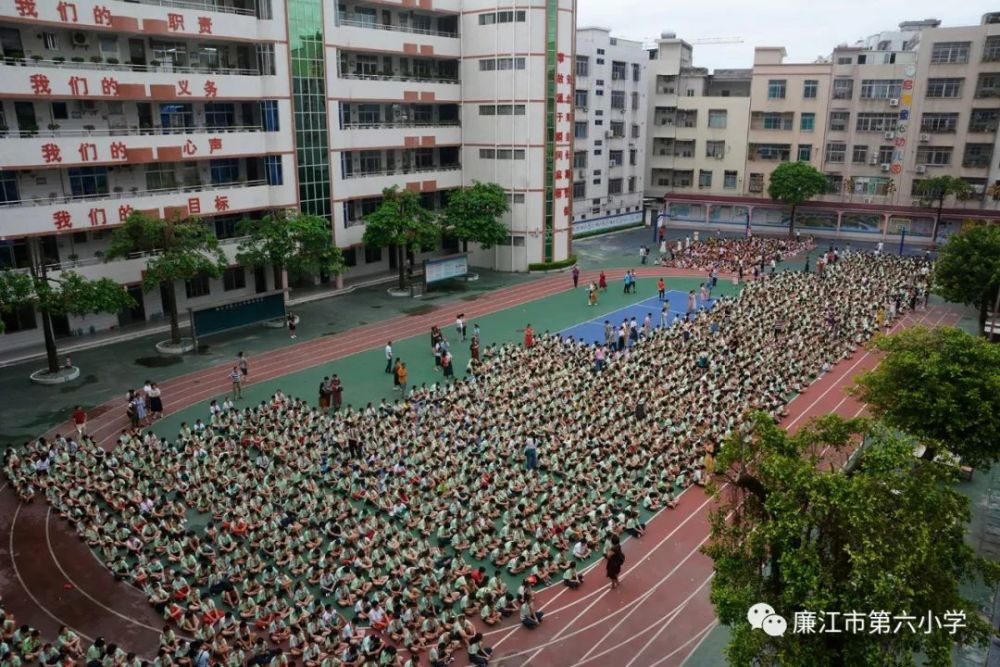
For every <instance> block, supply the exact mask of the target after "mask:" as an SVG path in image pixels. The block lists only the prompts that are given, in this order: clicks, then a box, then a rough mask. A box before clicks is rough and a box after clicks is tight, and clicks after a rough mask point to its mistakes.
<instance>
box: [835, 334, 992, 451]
mask: <svg viewBox="0 0 1000 667" xmlns="http://www.w3.org/2000/svg"><path fill="white" fill-rule="evenodd" d="M872 346H873V347H874V348H876V349H878V350H881V351H883V352H885V353H886V354H885V357H884V358H883V360H882V362H881V363H880V364H879V365H878V366H877V367H876V368H875V369H873V370H870V371H868V372H866V373H864V374H862V375H861V376H860V377H859V378H858V379H857V385H856V386H855V389H854V392H855V393H856V394H857V396H858V398H859V399H860V400H862V401H864V402H865V403H867V404H868V406H869V408H871V410H872V411H873V412H874V414H875V415H876V416H878V417H879V418H880V419H882V420H883V421H884V422H885V423H886V424H888V425H890V426H892V427H894V428H898V429H901V430H903V431H906V432H907V433H909V434H911V435H913V436H915V437H916V438H917V439H919V440H920V441H921V442H922V443H923V444H925V445H926V447H927V450H926V453H925V455H924V456H925V458H927V459H933V457H934V455H935V454H936V453H937V452H938V451H939V450H940V449H941V448H944V449H947V450H948V451H950V452H952V453H954V454H957V455H958V456H961V457H962V461H963V462H965V463H966V464H967V465H970V466H973V467H986V466H989V465H990V464H991V463H994V462H996V461H997V460H998V459H1000V347H998V346H996V345H991V344H990V343H988V342H987V341H986V340H984V339H983V338H978V337H976V336H972V335H970V334H967V333H965V332H964V331H962V330H960V329H955V328H951V327H941V328H937V329H926V328H923V327H913V328H909V329H904V330H903V331H900V332H899V333H896V334H893V335H891V336H880V337H878V338H876V339H875V340H874V341H873V342H872Z"/></svg>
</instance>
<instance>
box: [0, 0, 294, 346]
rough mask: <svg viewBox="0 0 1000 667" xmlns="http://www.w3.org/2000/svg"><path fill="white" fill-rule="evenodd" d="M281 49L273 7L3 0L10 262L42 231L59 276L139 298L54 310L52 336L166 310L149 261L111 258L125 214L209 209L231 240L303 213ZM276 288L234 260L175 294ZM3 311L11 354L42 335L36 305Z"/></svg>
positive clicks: (2, 118) (3, 165)
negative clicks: (107, 283) (65, 313)
mask: <svg viewBox="0 0 1000 667" xmlns="http://www.w3.org/2000/svg"><path fill="white" fill-rule="evenodd" d="M285 42H286V33H285V15H284V3H282V2H272V0H226V2H219V3H206V4H203V5H202V4H197V3H190V2H178V3H175V4H171V3H168V2H159V1H157V2H149V3H143V2H139V3H136V2H121V1H117V0H108V1H104V0H78V1H75V2H54V1H47V2H43V1H42V0H18V1H17V2H5V3H3V4H0V50H2V55H3V59H2V62H0V148H2V150H0V182H2V184H3V187H2V188H0V194H2V199H0V266H3V267H18V268H20V267H25V266H27V265H28V263H29V243H28V240H29V238H30V237H37V238H38V239H39V247H40V250H41V256H42V258H43V259H44V262H45V263H46V264H47V265H49V267H50V270H51V271H53V272H55V273H58V272H59V271H60V270H65V269H68V268H72V269H73V270H75V271H77V272H79V273H81V274H83V275H85V276H87V277H101V276H109V277H112V278H114V279H115V280H117V281H119V282H121V283H122V284H124V285H127V286H128V289H129V292H131V293H132V295H133V296H134V297H135V299H136V301H137V302H138V305H137V306H136V308H134V309H133V310H132V311H129V312H123V313H119V314H117V315H114V314H110V315H108V314H105V315H98V316H89V317H86V318H77V317H56V318H54V320H55V321H54V328H55V332H56V335H58V336H68V335H71V334H79V333H86V332H90V331H96V330H100V329H106V328H108V327H112V326H120V325H126V324H129V323H132V322H135V321H142V320H146V319H156V318H160V317H162V316H163V305H162V300H161V295H160V293H159V291H153V292H150V293H145V294H144V293H143V291H142V289H141V287H140V282H141V280H142V270H143V267H144V266H145V260H143V259H140V258H136V259H128V260H124V261H117V262H113V263H107V264H106V263H104V262H103V261H102V254H103V252H104V250H105V249H106V248H107V243H108V237H109V230H110V228H111V227H113V226H115V225H117V224H120V223H121V221H123V220H124V218H125V217H126V216H127V215H128V214H129V212H131V211H146V212H149V213H152V214H154V215H158V216H163V217H167V218H169V217H172V216H181V217H184V216H189V215H198V216H202V217H204V218H205V219H206V220H208V221H210V223H213V224H214V227H215V229H216V231H217V233H218V235H219V237H220V238H222V239H224V240H225V239H228V238H230V237H232V236H233V235H234V234H235V225H236V222H237V221H238V220H239V219H241V218H242V217H245V216H255V215H260V214H262V213H264V212H266V211H270V210H274V209H280V208H286V207H294V206H295V205H296V203H297V200H298V197H297V192H296V189H295V160H294V155H293V149H294V141H293V135H292V111H291V104H290V101H289V92H290V91H289V86H288V76H287V71H288V61H287V49H286V48H285V47H284V43H285ZM224 247H225V249H226V252H227V255H228V256H229V257H230V258H232V257H233V255H234V254H235V253H234V249H235V245H234V244H225V245H224ZM248 274H253V275H248ZM273 286H274V276H272V275H268V272H256V273H254V272H251V271H249V270H245V269H244V268H243V267H236V266H233V267H231V269H230V270H229V271H227V272H226V274H225V275H224V276H223V277H222V278H221V279H219V280H209V279H205V280H194V281H190V282H189V283H188V284H187V285H186V286H184V288H183V289H179V290H178V292H179V295H180V297H181V299H182V302H181V307H182V308H183V307H187V306H189V305H191V306H198V305H201V304H202V303H205V302H207V301H211V300H212V299H213V298H214V299H218V298H220V297H221V296H222V295H224V296H225V298H227V299H232V298H234V297H236V296H239V295H242V294H252V293H254V292H258V291H265V290H267V289H269V288H273ZM213 292H214V293H216V294H218V295H219V296H218V297H213V296H212V293H213ZM3 317H4V322H5V324H6V325H7V333H6V334H5V335H4V336H3V337H2V341H0V345H2V346H4V347H14V346H19V345H23V344H25V343H27V342H32V341H38V340H40V339H41V335H42V334H41V330H40V323H39V320H40V318H38V317H37V316H36V314H35V313H34V312H32V311H31V309H24V310H22V311H20V312H13V313H5V314H4V315H3Z"/></svg>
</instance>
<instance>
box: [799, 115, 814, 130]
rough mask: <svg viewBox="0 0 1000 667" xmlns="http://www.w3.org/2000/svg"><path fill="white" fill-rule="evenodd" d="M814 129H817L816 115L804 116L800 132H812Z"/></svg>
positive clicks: (801, 120)
mask: <svg viewBox="0 0 1000 667" xmlns="http://www.w3.org/2000/svg"><path fill="white" fill-rule="evenodd" d="M814 129H816V114H814V113H804V114H802V115H801V116H800V118H799V130H801V131H802V132H812V131H813V130H814Z"/></svg>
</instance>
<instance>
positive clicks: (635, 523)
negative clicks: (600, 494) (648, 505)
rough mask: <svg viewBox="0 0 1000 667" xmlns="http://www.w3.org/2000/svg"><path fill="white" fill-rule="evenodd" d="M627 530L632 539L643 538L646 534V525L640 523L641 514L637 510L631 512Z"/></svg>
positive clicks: (626, 522)
mask: <svg viewBox="0 0 1000 667" xmlns="http://www.w3.org/2000/svg"><path fill="white" fill-rule="evenodd" d="M625 530H626V531H628V532H629V533H630V534H631V535H632V537H642V536H643V535H645V534H646V524H644V523H642V522H641V521H639V513H638V512H636V511H635V510H633V511H631V512H629V516H628V519H626V520H625Z"/></svg>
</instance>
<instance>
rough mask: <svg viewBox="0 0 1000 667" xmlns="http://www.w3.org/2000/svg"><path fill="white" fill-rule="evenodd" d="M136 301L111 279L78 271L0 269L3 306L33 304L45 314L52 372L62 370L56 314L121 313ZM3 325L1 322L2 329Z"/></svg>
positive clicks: (1, 302) (0, 290)
mask: <svg viewBox="0 0 1000 667" xmlns="http://www.w3.org/2000/svg"><path fill="white" fill-rule="evenodd" d="M134 305H135V301H134V300H133V299H132V297H131V296H129V294H128V292H127V291H126V290H124V289H123V288H122V286H121V285H119V284H118V283H116V282H115V281H114V280H111V279H110V278H100V279H99V280H88V279H87V278H84V277H83V276H81V275H80V274H78V273H74V272H72V271H65V272H63V273H60V274H58V275H57V276H50V275H47V274H45V273H43V272H39V270H38V267H32V271H31V272H30V273H28V272H23V271H0V309H2V310H4V311H7V312H9V311H11V310H15V309H17V308H22V307H24V306H31V307H32V308H33V309H35V310H36V311H38V312H40V313H41V314H42V327H43V330H42V332H43V334H44V336H45V353H46V355H45V356H46V359H47V361H48V366H49V372H50V373H56V372H58V370H59V359H58V350H57V348H56V341H55V336H54V335H53V334H52V324H51V319H50V318H51V316H52V315H87V314H89V313H117V312H119V311H121V310H124V309H125V308H131V307H132V306H134ZM2 327H3V325H2V323H0V331H2V330H3V329H2Z"/></svg>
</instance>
